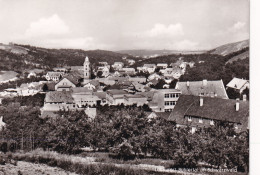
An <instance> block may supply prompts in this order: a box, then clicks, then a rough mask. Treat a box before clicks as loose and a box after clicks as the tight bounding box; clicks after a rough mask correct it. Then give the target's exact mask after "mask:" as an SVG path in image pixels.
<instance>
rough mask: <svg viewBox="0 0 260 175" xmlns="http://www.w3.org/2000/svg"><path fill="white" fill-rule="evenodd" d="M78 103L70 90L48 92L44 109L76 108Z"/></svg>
mask: <svg viewBox="0 0 260 175" xmlns="http://www.w3.org/2000/svg"><path fill="white" fill-rule="evenodd" d="M75 109H76V105H75V103H74V99H73V97H72V95H71V92H69V91H51V92H47V93H46V96H45V99H44V106H43V111H59V110H75Z"/></svg>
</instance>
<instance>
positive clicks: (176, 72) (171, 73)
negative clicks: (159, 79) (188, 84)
mask: <svg viewBox="0 0 260 175" xmlns="http://www.w3.org/2000/svg"><path fill="white" fill-rule="evenodd" d="M182 74H183V72H182V69H181V68H176V67H174V68H166V69H164V71H163V75H164V77H171V78H174V79H179V78H180V77H181V75H182Z"/></svg>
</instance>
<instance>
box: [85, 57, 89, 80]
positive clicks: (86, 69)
mask: <svg viewBox="0 0 260 175" xmlns="http://www.w3.org/2000/svg"><path fill="white" fill-rule="evenodd" d="M89 79H90V62H89V59H88V56H86V58H85V62H84V80H85V81H86V80H89Z"/></svg>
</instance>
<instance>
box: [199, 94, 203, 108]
mask: <svg viewBox="0 0 260 175" xmlns="http://www.w3.org/2000/svg"><path fill="white" fill-rule="evenodd" d="M200 106H203V97H202V96H200Z"/></svg>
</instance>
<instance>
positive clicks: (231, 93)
mask: <svg viewBox="0 0 260 175" xmlns="http://www.w3.org/2000/svg"><path fill="white" fill-rule="evenodd" d="M227 95H228V97H229V98H230V99H237V98H239V99H240V93H239V92H237V91H236V90H235V89H233V88H228V89H227Z"/></svg>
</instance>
